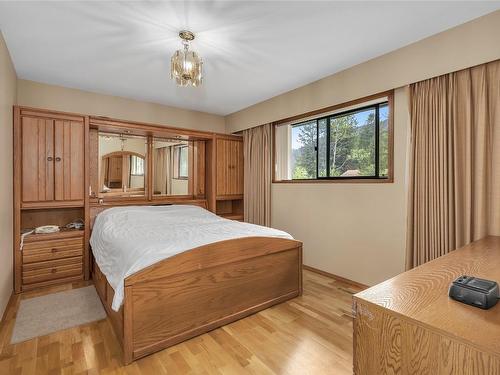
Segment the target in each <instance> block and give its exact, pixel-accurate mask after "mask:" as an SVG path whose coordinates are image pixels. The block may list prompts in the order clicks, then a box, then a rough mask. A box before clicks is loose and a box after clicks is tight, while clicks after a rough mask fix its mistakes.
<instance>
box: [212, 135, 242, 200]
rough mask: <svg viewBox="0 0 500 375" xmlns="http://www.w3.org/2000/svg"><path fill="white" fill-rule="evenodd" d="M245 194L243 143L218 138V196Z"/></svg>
mask: <svg viewBox="0 0 500 375" xmlns="http://www.w3.org/2000/svg"><path fill="white" fill-rule="evenodd" d="M242 194H243V143H242V142H240V141H233V140H229V139H217V196H227V195H242Z"/></svg>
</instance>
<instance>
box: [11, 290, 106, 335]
mask: <svg viewBox="0 0 500 375" xmlns="http://www.w3.org/2000/svg"><path fill="white" fill-rule="evenodd" d="M104 318H106V311H104V308H103V306H102V304H101V300H100V299H99V296H98V295H97V292H96V290H95V288H94V286H88V287H85V288H78V289H72V290H67V291H64V292H59V293H54V294H47V295H46V296H41V297H34V298H29V299H25V300H22V301H21V304H20V306H19V310H18V312H17V317H16V322H15V324H14V332H13V333H12V338H11V340H10V342H11V344H16V343H18V342H21V341H25V340H29V339H32V338H34V337H38V336H44V335H47V334H49V333H52V332H56V331H60V330H62V329H66V328H70V327H75V326H79V325H81V324H85V323H90V322H94V321H96V320H101V319H104Z"/></svg>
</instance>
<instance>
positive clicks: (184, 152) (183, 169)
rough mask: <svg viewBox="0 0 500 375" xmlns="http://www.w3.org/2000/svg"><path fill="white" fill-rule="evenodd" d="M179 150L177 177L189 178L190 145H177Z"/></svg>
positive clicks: (177, 150)
mask: <svg viewBox="0 0 500 375" xmlns="http://www.w3.org/2000/svg"><path fill="white" fill-rule="evenodd" d="M176 152H177V155H178V157H177V173H176V175H177V178H179V179H187V178H188V174H189V171H188V146H187V145H184V146H178V147H176Z"/></svg>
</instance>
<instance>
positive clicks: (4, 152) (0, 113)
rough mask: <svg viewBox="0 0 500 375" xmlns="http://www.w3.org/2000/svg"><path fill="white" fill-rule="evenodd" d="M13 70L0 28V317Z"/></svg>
mask: <svg viewBox="0 0 500 375" xmlns="http://www.w3.org/2000/svg"><path fill="white" fill-rule="evenodd" d="M16 80H17V77H16V72H15V70H14V66H13V65H12V61H11V59H10V55H9V51H8V50H7V46H6V45H5V41H4V39H3V36H2V33H1V32H0V171H1V173H2V177H1V178H0V317H1V316H2V315H3V312H4V310H5V306H6V305H7V302H8V301H9V298H10V295H11V293H12V275H13V273H12V269H13V266H12V206H13V201H12V106H13V105H14V104H15V103H16Z"/></svg>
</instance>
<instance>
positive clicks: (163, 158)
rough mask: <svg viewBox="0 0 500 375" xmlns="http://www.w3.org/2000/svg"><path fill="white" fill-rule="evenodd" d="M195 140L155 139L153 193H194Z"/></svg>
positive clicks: (159, 194) (156, 194) (163, 194)
mask: <svg viewBox="0 0 500 375" xmlns="http://www.w3.org/2000/svg"><path fill="white" fill-rule="evenodd" d="M192 181H193V142H192V141H181V140H175V139H158V138H155V139H154V140H153V195H155V196H166V195H192V194H193V193H192V191H193V190H192Z"/></svg>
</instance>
